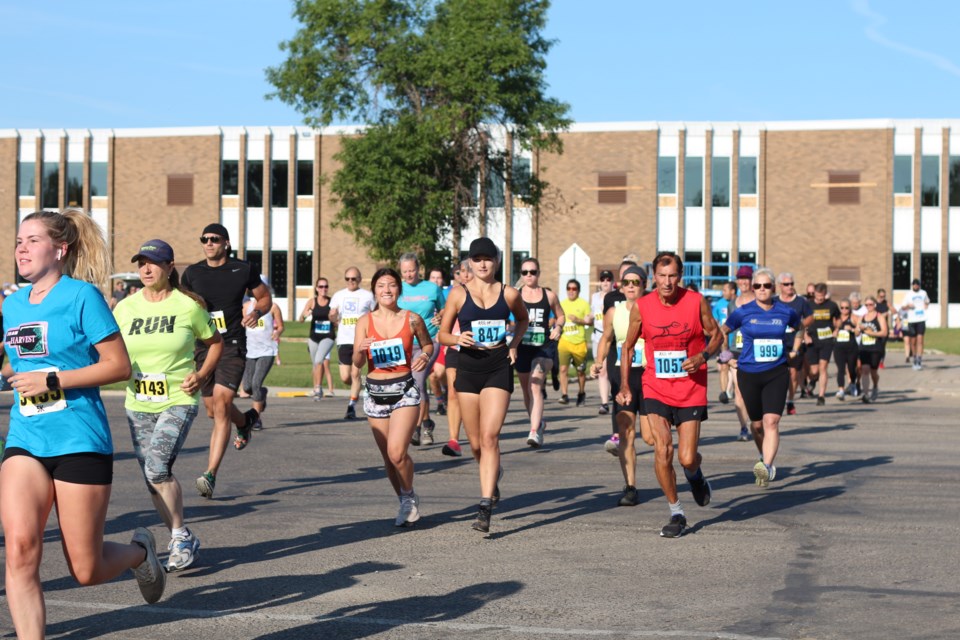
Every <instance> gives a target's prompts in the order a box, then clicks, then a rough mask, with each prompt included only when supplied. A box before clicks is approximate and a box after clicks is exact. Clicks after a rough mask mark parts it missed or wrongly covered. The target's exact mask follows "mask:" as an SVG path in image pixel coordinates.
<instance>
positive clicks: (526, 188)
mask: <svg viewBox="0 0 960 640" xmlns="http://www.w3.org/2000/svg"><path fill="white" fill-rule="evenodd" d="M513 195H514V197H517V198H526V197H528V196H529V195H530V158H516V157H515V158H514V159H513Z"/></svg>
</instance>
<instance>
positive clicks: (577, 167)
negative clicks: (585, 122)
mask: <svg viewBox="0 0 960 640" xmlns="http://www.w3.org/2000/svg"><path fill="white" fill-rule="evenodd" d="M562 137H563V145H564V148H563V155H560V156H558V155H556V154H541V156H540V166H541V178H542V179H544V180H546V181H547V182H549V183H550V185H551V188H550V189H549V190H548V192H547V194H546V196H545V198H544V202H543V204H542V205H541V207H540V209H541V219H540V238H539V240H540V255H538V256H537V258H538V259H539V260H540V265H541V267H542V268H543V277H542V278H541V282H543V284H544V285H546V286H548V287H556V286H557V284H558V283H557V277H558V272H559V264H558V261H559V258H560V255H561V254H562V253H563V252H564V251H566V250H567V248H568V247H569V246H570V245H571V244H573V243H574V242H576V243H577V244H578V245H580V247H581V248H582V249H583V250H584V251H585V252H586V253H587V254H588V255H589V256H590V260H591V266H592V270H593V273H591V280H594V279H596V278H597V276H598V272H597V266H598V265H609V264H619V262H620V260H621V258H622V257H623V256H624V254H626V253H629V252H636V253H638V254H639V255H640V257H641V260H652V259H653V256H654V253H655V251H656V243H657V237H656V230H657V132H656V131H632V132H603V133H568V134H565V135H563V136H562ZM616 171H624V172H626V174H627V186H628V187H630V189H629V190H628V191H627V202H626V204H598V203H597V191H595V190H584V188H586V189H595V188H596V186H597V174H598V173H600V172H616ZM637 187H640V189H637ZM583 288H584V292H586V291H587V286H586V285H585V284H584V287H583Z"/></svg>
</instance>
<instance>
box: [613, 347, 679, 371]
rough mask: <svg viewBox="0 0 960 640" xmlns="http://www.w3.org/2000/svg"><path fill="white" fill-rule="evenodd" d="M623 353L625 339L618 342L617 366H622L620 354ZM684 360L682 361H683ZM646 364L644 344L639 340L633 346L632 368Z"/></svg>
mask: <svg viewBox="0 0 960 640" xmlns="http://www.w3.org/2000/svg"><path fill="white" fill-rule="evenodd" d="M622 354H623V340H621V341H619V342H618V343H617V366H618V367H619V366H620V356H621V355H622ZM681 362H682V361H681ZM644 364H645V362H644V355H643V345H641V344H640V343H639V342H637V344H635V345H634V346H633V359H632V360H631V361H630V368H631V369H632V368H636V367H642V366H643V365H644Z"/></svg>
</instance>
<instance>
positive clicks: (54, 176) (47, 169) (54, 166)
mask: <svg viewBox="0 0 960 640" xmlns="http://www.w3.org/2000/svg"><path fill="white" fill-rule="evenodd" d="M40 180H41V182H40V184H41V185H42V191H41V192H40V208H41V209H58V208H60V197H59V195H60V194H59V191H60V163H58V162H44V163H43V176H42V177H41V179H40Z"/></svg>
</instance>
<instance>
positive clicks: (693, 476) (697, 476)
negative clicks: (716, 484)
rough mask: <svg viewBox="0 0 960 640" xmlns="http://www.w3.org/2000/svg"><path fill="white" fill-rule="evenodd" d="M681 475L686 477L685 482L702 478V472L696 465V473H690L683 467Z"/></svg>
mask: <svg viewBox="0 0 960 640" xmlns="http://www.w3.org/2000/svg"><path fill="white" fill-rule="evenodd" d="M683 475H684V476H685V477H686V478H687V482H694V481H698V480H703V472H702V471H700V467H697V471H696V473H690V470H689V469H687V468H686V467H684V468H683Z"/></svg>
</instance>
